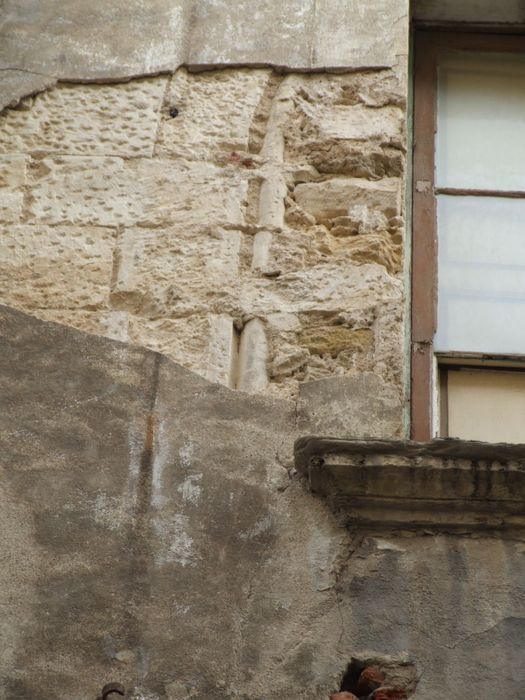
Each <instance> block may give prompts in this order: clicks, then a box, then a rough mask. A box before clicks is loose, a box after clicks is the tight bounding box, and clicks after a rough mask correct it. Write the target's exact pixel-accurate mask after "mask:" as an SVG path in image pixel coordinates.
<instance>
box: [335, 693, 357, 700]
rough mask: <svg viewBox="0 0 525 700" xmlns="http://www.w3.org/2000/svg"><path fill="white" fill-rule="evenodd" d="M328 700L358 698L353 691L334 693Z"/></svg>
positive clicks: (351, 699)
mask: <svg viewBox="0 0 525 700" xmlns="http://www.w3.org/2000/svg"><path fill="white" fill-rule="evenodd" d="M330 700H359V698H357V697H356V696H355V695H354V694H353V693H347V692H344V693H334V694H333V695H331V696H330Z"/></svg>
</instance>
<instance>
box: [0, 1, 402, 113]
mask: <svg viewBox="0 0 525 700" xmlns="http://www.w3.org/2000/svg"><path fill="white" fill-rule="evenodd" d="M365 10H366V11H365ZM3 18H4V19H3V25H2V33H1V35H0V38H1V42H0V46H1V47H2V50H1V52H0V68H2V69H4V70H9V71H19V72H23V73H24V76H25V78H24V88H25V87H26V86H27V90H28V92H33V91H34V90H35V89H38V88H39V87H41V89H42V88H43V87H44V86H47V85H49V84H50V81H51V80H52V79H53V78H55V79H61V80H89V79H123V78H126V77H135V76H140V75H148V74H150V75H151V74H155V73H159V72H161V71H168V70H171V71H174V70H176V69H177V68H178V67H179V66H181V65H182V64H187V65H191V66H193V67H211V66H214V65H215V66H224V65H242V64H245V65H259V66H260V65H274V66H279V67H283V68H287V69H291V70H294V69H299V70H301V69H302V70H304V69H319V68H326V67H328V68H338V69H341V68H342V69H344V68H350V69H358V68H372V67H374V68H376V67H390V66H393V65H395V64H396V63H397V61H398V60H400V59H401V60H404V57H405V56H406V54H407V50H408V26H409V12H408V1H407V0H401V1H400V0H388V1H385V0H374V1H373V2H370V0H368V1H367V2H366V3H364V2H363V0H353V2H352V3H350V4H349V3H348V2H343V1H342V0H323V2H321V3H319V2H314V0H307V2H305V1H304V0H293V1H289V2H287V3H286V4H284V5H283V4H277V3H268V4H266V5H264V6H262V5H261V4H260V3H254V2H253V1H251V0H244V1H243V2H241V3H237V4H236V5H235V6H232V5H231V3H229V2H226V1H225V0H219V1H217V0H213V1H212V0H197V1H195V2H194V1H193V0H154V2H150V3H148V4H147V6H145V5H144V4H143V3H141V2H140V1H139V0H133V2H131V4H130V3H129V2H126V3H124V2H121V1H119V2H114V3H112V5H111V8H109V9H108V7H107V4H106V3H105V2H103V0H95V2H92V3H91V5H90V8H89V12H87V11H86V7H85V5H84V3H83V2H78V1H77V2H70V3H68V4H67V5H64V3H63V2H60V1H59V0H52V1H51V2H47V3H46V5H45V7H42V6H41V5H40V4H39V3H38V2H36V0H30V1H28V2H25V3H24V4H23V5H20V3H19V2H16V0H9V2H7V3H4V7H3ZM225 37H228V40H227V41H225ZM28 45H31V51H30V52H28V51H27V46H28ZM10 77H11V76H10ZM2 87H3V88H4V90H5V92H4V94H3V96H2V97H3V99H2V102H1V103H0V104H1V106H2V107H3V106H5V105H6V104H10V103H11V102H12V101H13V100H16V99H17V98H18V97H20V96H21V94H22V93H21V89H20V84H13V82H10V81H7V82H6V81H4V83H3V86H2ZM25 94H28V93H25Z"/></svg>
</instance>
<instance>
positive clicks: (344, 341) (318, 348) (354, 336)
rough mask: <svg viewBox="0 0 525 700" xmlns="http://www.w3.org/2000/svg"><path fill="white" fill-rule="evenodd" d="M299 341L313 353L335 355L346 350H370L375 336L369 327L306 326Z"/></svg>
mask: <svg viewBox="0 0 525 700" xmlns="http://www.w3.org/2000/svg"><path fill="white" fill-rule="evenodd" d="M299 342H300V344H301V345H302V346H304V347H306V348H307V349H308V351H309V352H310V354H312V355H331V356H332V357H335V356H337V355H338V354H339V353H340V352H343V351H344V350H351V351H361V352H362V351H366V350H369V349H370V348H371V347H372V345H373V343H374V337H373V333H372V331H370V330H368V329H359V330H354V329H352V328H345V326H339V325H335V326H334V325H332V326H323V325H321V326H313V327H310V328H305V329H304V330H303V331H302V332H301V334H300V335H299Z"/></svg>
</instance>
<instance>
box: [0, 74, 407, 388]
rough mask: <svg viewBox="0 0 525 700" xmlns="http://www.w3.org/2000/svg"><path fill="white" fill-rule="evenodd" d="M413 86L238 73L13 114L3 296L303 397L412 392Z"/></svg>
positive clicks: (6, 135) (396, 81)
mask: <svg viewBox="0 0 525 700" xmlns="http://www.w3.org/2000/svg"><path fill="white" fill-rule="evenodd" d="M405 110H406V80H405V78H404V77H403V74H402V73H400V71H399V70H398V69H374V70H368V71H365V72H363V71H360V72H352V73H345V74H342V75H330V74H310V75H307V74H306V75H305V74H289V75H282V74H277V73H275V72H274V71H272V70H271V69H255V68H243V69H241V68H237V69H228V70H214V71H207V72H201V73H190V72H188V71H187V70H186V69H184V68H181V69H179V70H178V71H177V72H176V73H175V74H174V75H173V76H167V75H166V76H158V77H153V78H145V79H137V80H132V81H130V82H126V83H120V84H109V85H99V84H88V85H86V84H84V85H80V84H65V83H64V84H59V85H57V86H55V87H53V88H50V89H49V90H47V91H45V92H43V93H41V94H38V95H36V96H34V97H28V98H25V99H23V100H22V101H21V102H20V104H19V105H18V106H17V107H16V108H12V109H7V110H6V111H5V112H4V113H3V115H2V117H1V118H0V120H1V123H2V130H1V135H0V163H1V165H0V167H1V173H2V179H1V184H2V189H1V191H0V192H1V194H0V197H1V199H0V202H1V209H0V215H1V217H2V224H3V227H4V235H3V236H2V239H1V242H0V246H1V251H0V252H1V255H2V259H3V260H4V265H3V266H2V271H1V273H0V275H1V285H0V290H1V292H0V300H1V301H2V302H3V303H6V304H9V305H12V306H15V307H18V308H21V309H25V310H27V311H29V312H31V313H33V314H35V315H37V316H39V317H40V318H43V319H49V320H53V321H59V322H61V323H65V324H68V325H72V326H75V327H76V328H80V329H83V330H87V331H89V332H94V333H97V334H101V335H106V336H108V337H111V338H116V339H120V340H126V341H130V342H132V343H137V344H140V345H144V346H146V347H149V348H152V349H155V350H160V351H161V352H163V353H165V354H166V355H168V356H169V357H171V358H172V359H174V360H176V361H177V362H179V363H180V364H182V365H183V366H185V367H187V368H189V369H192V370H193V371H195V372H197V373H199V374H201V375H202V376H204V377H206V378H207V379H209V380H211V381H217V382H220V383H222V384H225V385H226V386H229V387H231V388H238V389H242V390H245V391H248V392H265V393H270V394H275V395H280V396H289V397H294V396H296V394H297V387H298V384H299V383H301V382H305V381H309V380H315V379H319V378H325V377H333V376H343V375H345V376H351V375H357V374H361V373H363V372H372V373H375V374H376V375H377V376H378V378H380V379H381V381H382V382H384V384H385V385H386V386H387V387H388V388H390V389H391V390H393V391H395V392H396V393H397V394H398V396H399V398H400V401H402V400H403V395H404V371H403V367H404V362H405V360H404V355H405V353H404V347H403V333H404V330H403V329H404V313H403V307H404V288H403V277H402V273H403V260H404V258H403V237H404V233H403V232H404V218H403V217H404V197H403V192H404V189H403V188H404V172H405V160H406V145H405V144H406V137H405Z"/></svg>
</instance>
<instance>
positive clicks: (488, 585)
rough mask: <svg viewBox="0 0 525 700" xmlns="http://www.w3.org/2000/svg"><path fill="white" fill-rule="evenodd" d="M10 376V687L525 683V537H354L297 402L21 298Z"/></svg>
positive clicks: (4, 485) (4, 383)
mask: <svg viewBox="0 0 525 700" xmlns="http://www.w3.org/2000/svg"><path fill="white" fill-rule="evenodd" d="M0 390H1V395H2V399H3V402H2V404H3V405H2V411H1V412H0V440H1V443H2V452H1V459H2V463H1V464H2V466H1V468H2V479H1V482H0V483H1V490H0V527H1V529H2V533H3V535H2V550H1V552H2V566H1V567H0V608H1V610H2V619H1V629H2V649H1V653H0V698H2V700H14V699H15V698H18V699H22V698H23V699H24V700H34V699H36V698H38V700H69V699H70V698H75V699H78V700H83V699H84V698H85V699H86V700H87V699H88V698H95V697H96V694H97V692H99V691H100V689H101V687H102V685H103V684H104V683H107V682H109V681H114V682H121V683H122V684H123V685H124V686H125V688H126V690H127V691H128V697H131V698H135V700H183V699H186V698H188V697H192V698H196V699H197V700H204V699H206V700H208V699H209V698H212V699H213V700H231V699H232V698H237V699H238V700H278V699H282V698H286V697H294V698H298V699H304V700H314V699H316V698H328V697H329V695H330V693H331V692H334V691H335V690H336V689H337V688H338V687H339V683H340V681H341V677H342V674H343V673H344V671H345V669H346V665H347V664H348V662H349V661H350V659H351V657H352V656H355V655H357V656H358V657H360V658H368V659H377V660H379V662H380V663H381V664H382V665H383V666H384V667H386V668H389V669H391V670H392V674H393V676H395V677H396V678H398V677H399V678H401V677H403V678H405V677H406V674H407V673H408V672H410V673H412V671H413V674H412V676H410V678H411V679H412V680H410V678H408V681H410V683H411V684H412V685H410V686H409V687H410V688H411V689H412V690H414V687H413V686H414V685H415V683H416V681H417V688H415V692H414V693H413V694H411V696H410V697H411V698H412V699H413V700H442V698H443V697H446V698H448V699H449V700H465V698H467V697H480V698H491V697H495V698H506V700H520V699H521V698H522V697H523V694H522V689H523V685H524V683H525V667H524V666H523V663H522V660H523V655H524V653H525V647H524V640H525V600H524V596H523V580H524V577H525V548H524V545H523V543H522V542H520V541H517V540H513V539H507V540H502V539H501V538H499V537H493V536H492V537H491V536H481V535H478V536H477V537H469V536H463V537H461V538H458V537H454V536H450V535H447V534H446V533H441V534H438V533H435V534H432V533H429V532H425V531H420V532H418V531H412V532H408V533H407V532H404V531H403V530H399V531H392V530H388V529H382V530H378V529H377V528H376V529H375V530H367V529H366V528H361V529H359V530H352V529H350V530H347V529H345V528H344V527H342V526H341V522H340V521H339V520H338V518H337V517H336V516H334V515H333V514H332V513H331V511H330V510H329V508H328V507H327V506H326V504H325V502H324V501H323V500H322V499H320V498H318V497H315V496H313V495H312V494H310V493H308V491H307V489H306V487H305V482H304V480H303V478H302V477H301V476H300V475H298V474H296V473H294V470H293V462H292V450H293V441H294V439H295V438H296V437H297V436H298V431H297V430H296V427H295V425H296V423H295V417H296V415H295V414H296V409H295V406H294V405H293V404H291V403H290V402H287V401H285V400H282V399H279V400H274V399H271V398H265V397H256V396H253V395H248V394H244V393H242V392H235V391H232V390H229V389H227V388H225V387H223V386H220V385H218V384H212V383H210V382H208V381H206V380H204V379H202V378H200V377H198V376H196V375H195V374H193V373H191V372H189V371H187V370H184V369H183V368H181V367H180V366H178V365H176V364H175V363H173V362H171V361H169V360H167V359H166V358H164V357H162V356H161V355H159V354H157V353H154V352H152V351H149V350H145V349H142V348H139V347H133V346H130V345H127V344H125V343H119V342H117V341H112V340H108V339H104V338H101V337H96V336H90V335H88V334H85V333H82V332H79V331H76V330H73V329H71V328H68V327H66V326H60V325H57V324H54V323H49V322H42V321H39V320H36V319H34V318H32V317H30V316H27V315H25V314H23V313H21V312H18V311H15V310H12V309H9V308H6V307H1V308H0ZM329 399H330V397H329V395H327V396H326V401H327V402H329ZM317 400H318V399H317ZM361 405H364V403H363V402H362V404H361ZM350 410H351V409H350ZM372 419H373V417H372ZM303 420H304V418H303ZM310 427H311V426H310ZM368 430H370V431H372V430H373V427H372V426H371V425H370V426H368ZM304 432H308V426H307V425H306V423H304ZM411 669H412V671H410V670H411ZM396 674H397V675H396ZM403 674H405V676H403ZM407 687H408V686H407Z"/></svg>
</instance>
